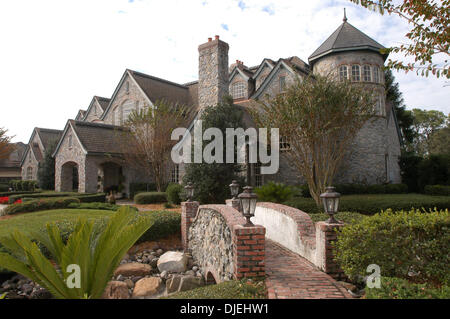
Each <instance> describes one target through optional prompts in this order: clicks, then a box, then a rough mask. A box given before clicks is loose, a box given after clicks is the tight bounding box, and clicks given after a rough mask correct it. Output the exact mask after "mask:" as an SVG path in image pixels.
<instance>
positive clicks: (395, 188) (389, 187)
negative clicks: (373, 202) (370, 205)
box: [385, 184, 408, 194]
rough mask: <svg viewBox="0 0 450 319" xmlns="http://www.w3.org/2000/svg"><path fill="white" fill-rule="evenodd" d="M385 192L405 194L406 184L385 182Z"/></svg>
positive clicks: (406, 190)
mask: <svg viewBox="0 0 450 319" xmlns="http://www.w3.org/2000/svg"><path fill="white" fill-rule="evenodd" d="M385 187H386V194H406V193H407V192H408V185H406V184H386V185H385Z"/></svg>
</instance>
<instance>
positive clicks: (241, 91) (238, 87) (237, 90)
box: [231, 82, 246, 99]
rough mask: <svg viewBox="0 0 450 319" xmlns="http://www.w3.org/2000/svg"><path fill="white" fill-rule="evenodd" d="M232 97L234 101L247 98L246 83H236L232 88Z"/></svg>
mask: <svg viewBox="0 0 450 319" xmlns="http://www.w3.org/2000/svg"><path fill="white" fill-rule="evenodd" d="M231 96H233V99H240V98H244V97H246V94H245V83H244V82H236V83H233V85H232V86H231Z"/></svg>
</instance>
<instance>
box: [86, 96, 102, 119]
mask: <svg viewBox="0 0 450 319" xmlns="http://www.w3.org/2000/svg"><path fill="white" fill-rule="evenodd" d="M92 103H93V105H92V107H91V109H90V110H89V113H88V114H86V115H85V120H84V121H86V122H92V121H94V120H98V119H99V118H100V117H101V116H102V114H103V109H102V108H101V106H100V105H99V104H98V103H97V101H96V100H95V99H94V100H93V102H92Z"/></svg>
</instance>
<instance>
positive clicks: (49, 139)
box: [35, 127, 63, 151]
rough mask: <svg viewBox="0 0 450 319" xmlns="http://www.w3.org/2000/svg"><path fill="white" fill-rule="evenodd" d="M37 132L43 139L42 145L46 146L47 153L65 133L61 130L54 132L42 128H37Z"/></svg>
mask: <svg viewBox="0 0 450 319" xmlns="http://www.w3.org/2000/svg"><path fill="white" fill-rule="evenodd" d="M35 130H36V132H37V133H38V135H39V138H40V139H41V142H42V145H44V149H43V151H45V150H46V149H47V147H49V145H50V144H51V143H54V142H57V141H58V140H59V138H60V137H61V135H62V132H63V131H61V130H53V129H49V128H40V127H36V128H35Z"/></svg>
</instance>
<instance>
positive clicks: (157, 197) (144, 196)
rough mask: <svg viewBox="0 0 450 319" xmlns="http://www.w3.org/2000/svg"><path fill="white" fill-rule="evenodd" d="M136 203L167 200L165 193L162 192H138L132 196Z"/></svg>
mask: <svg viewBox="0 0 450 319" xmlns="http://www.w3.org/2000/svg"><path fill="white" fill-rule="evenodd" d="M134 202H135V203H136V204H153V203H164V202H167V194H166V193H163V192H148V193H139V194H137V195H136V196H134Z"/></svg>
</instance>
